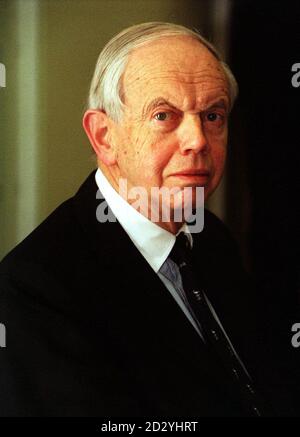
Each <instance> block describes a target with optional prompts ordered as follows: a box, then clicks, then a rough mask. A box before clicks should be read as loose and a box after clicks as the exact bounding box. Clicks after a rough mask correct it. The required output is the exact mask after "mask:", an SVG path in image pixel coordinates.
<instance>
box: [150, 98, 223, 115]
mask: <svg viewBox="0 0 300 437" xmlns="http://www.w3.org/2000/svg"><path fill="white" fill-rule="evenodd" d="M163 105H165V106H168V107H169V108H173V109H175V110H177V111H178V110H179V109H178V108H176V106H175V105H173V104H172V103H171V102H169V101H168V100H166V99H165V98H164V97H157V98H155V99H153V100H152V101H151V102H150V103H149V104H148V105H146V106H145V107H144V108H143V111H142V117H143V118H145V117H146V116H147V115H148V114H149V113H150V112H151V111H153V109H156V108H158V107H159V106H163ZM214 108H221V109H225V110H228V108H229V104H228V102H226V100H225V99H223V98H222V99H219V100H216V101H215V102H214V103H212V104H210V105H209V106H208V107H207V108H205V109H204V111H210V110H212V109H214ZM199 112H200V111H199Z"/></svg>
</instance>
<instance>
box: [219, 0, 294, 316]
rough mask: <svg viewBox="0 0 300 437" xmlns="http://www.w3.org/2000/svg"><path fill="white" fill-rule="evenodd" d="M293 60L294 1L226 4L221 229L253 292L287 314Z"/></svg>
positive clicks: (290, 301)
mask: <svg viewBox="0 0 300 437" xmlns="http://www.w3.org/2000/svg"><path fill="white" fill-rule="evenodd" d="M299 61H300V3H299V2H293V1H287V2H282V1H263V2H258V1H249V0H248V1H245V0H242V1H239V0H237V1H235V2H234V6H233V9H232V28H231V36H230V56H229V63H230V65H231V66H232V69H233V71H234V73H235V76H236V78H237V80H238V83H239V87H240V95H239V99H238V102H237V105H236V107H235V109H234V112H233V114H232V125H231V140H230V141H229V143H230V145H231V151H230V152H229V164H228V165H229V171H228V188H227V222H228V224H229V226H230V227H231V229H232V230H233V231H234V233H235V235H236V237H237V239H238V240H239V242H240V244H241V248H242V251H243V254H244V259H245V262H246V265H247V267H248V269H249V270H250V271H251V272H252V274H253V275H254V278H255V280H256V281H257V283H258V284H259V285H260V291H259V292H263V293H264V296H263V297H264V298H266V300H267V301H268V302H270V303H271V302H272V301H274V300H275V299H273V297H275V296H277V297H279V298H278V299H277V302H278V304H279V305H283V306H284V305H285V304H288V305H289V306H290V307H292V308H295V307H296V306H297V305H298V303H299V292H300V284H299V250H298V247H299V238H298V237H299V233H298V231H299V215H298V211H299V208H298V199H299V190H298V188H299V156H300V152H299V146H300V141H299V127H300V126H299V125H300V118H299V113H300V88H294V87H293V86H292V84H291V78H292V75H293V73H292V72H291V67H292V65H293V64H294V63H296V62H299ZM262 290H263V291H262ZM283 314H284V313H283ZM298 318H299V320H300V317H298ZM299 320H298V321H299ZM295 322H297V320H295Z"/></svg>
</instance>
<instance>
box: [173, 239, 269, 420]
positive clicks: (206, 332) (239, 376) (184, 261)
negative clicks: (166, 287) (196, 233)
mask: <svg viewBox="0 0 300 437" xmlns="http://www.w3.org/2000/svg"><path fill="white" fill-rule="evenodd" d="M169 256H170V258H171V259H172V260H173V261H174V262H175V263H176V264H177V266H178V267H179V271H180V274H181V278H182V284H183V289H184V292H185V294H186V297H187V300H188V302H189V305H190V307H191V308H192V310H193V312H194V314H195V317H196V318H197V320H198V322H199V323H200V326H201V329H202V334H203V337H204V339H205V342H206V343H207V348H208V349H209V350H210V353H212V354H213V356H215V358H216V359H217V360H219V361H220V362H221V363H222V364H223V365H224V366H225V368H226V370H227V372H228V374H229V376H230V378H231V379H232V382H233V384H234V385H236V386H237V388H238V391H239V392H240V394H241V399H242V401H243V403H244V406H245V407H246V409H247V410H248V412H249V413H250V415H252V416H264V415H271V411H270V410H269V407H268V406H267V405H266V403H265V402H264V401H263V400H262V399H261V397H260V396H259V394H258V393H257V390H256V389H255V387H254V384H253V381H252V379H251V378H250V376H249V374H248V373H247V371H246V370H245V368H244V366H243V365H242V364H241V362H240V360H239V359H238V357H237V355H236V353H235V351H234V350H233V348H232V346H231V344H230V342H229V341H228V339H227V337H226V335H225V334H224V332H223V330H222V328H221V327H220V325H219V323H218V322H217V321H216V319H215V317H214V315H213V313H212V310H211V308H210V305H209V304H208V301H207V298H206V293H205V292H204V290H203V289H201V288H199V286H197V283H196V281H195V278H194V276H193V269H192V261H191V248H190V243H189V241H188V239H187V236H186V235H185V234H184V233H180V234H179V235H178V236H177V238H176V243H175V245H174V247H173V249H172V251H171V253H170V255H169ZM216 274H217V272H216ZM220 292H222V291H221V290H220ZM224 329H225V327H224Z"/></svg>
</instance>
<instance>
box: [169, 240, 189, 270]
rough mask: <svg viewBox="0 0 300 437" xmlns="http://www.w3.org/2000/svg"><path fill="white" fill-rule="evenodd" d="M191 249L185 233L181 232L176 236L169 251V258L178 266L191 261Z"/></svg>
mask: <svg viewBox="0 0 300 437" xmlns="http://www.w3.org/2000/svg"><path fill="white" fill-rule="evenodd" d="M191 255H192V249H191V245H190V242H189V240H188V237H187V235H185V234H184V233H183V232H181V233H180V234H179V235H178V236H177V237H176V241H175V244H174V247H173V249H172V251H171V253H170V258H171V259H172V260H173V261H174V262H175V263H176V264H177V265H178V267H179V268H180V267H181V266H182V264H184V263H189V262H190V261H191Z"/></svg>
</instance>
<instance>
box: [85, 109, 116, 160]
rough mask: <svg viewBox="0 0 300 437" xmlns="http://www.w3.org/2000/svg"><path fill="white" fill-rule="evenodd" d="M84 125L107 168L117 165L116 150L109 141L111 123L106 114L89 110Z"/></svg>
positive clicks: (95, 149) (96, 110) (96, 151)
mask: <svg viewBox="0 0 300 437" xmlns="http://www.w3.org/2000/svg"><path fill="white" fill-rule="evenodd" d="M82 124H83V128H84V130H85V132H86V134H87V136H88V138H89V140H90V143H91V145H92V146H93V149H94V151H95V153H96V155H97V157H98V159H100V161H102V162H103V163H104V164H106V165H107V166H110V165H113V164H115V163H116V159H115V153H114V148H113V147H112V145H111V144H110V141H109V137H110V135H109V132H108V130H109V126H110V123H109V119H108V117H107V115H106V113H105V112H104V111H101V110H99V109H88V110H87V111H86V112H85V114H84V116H83V120H82Z"/></svg>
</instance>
